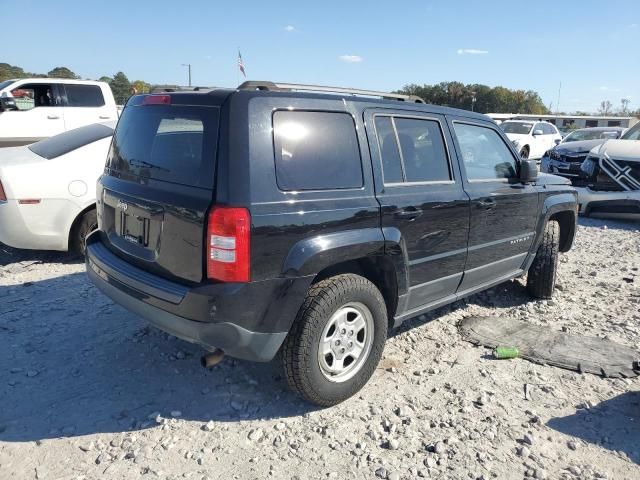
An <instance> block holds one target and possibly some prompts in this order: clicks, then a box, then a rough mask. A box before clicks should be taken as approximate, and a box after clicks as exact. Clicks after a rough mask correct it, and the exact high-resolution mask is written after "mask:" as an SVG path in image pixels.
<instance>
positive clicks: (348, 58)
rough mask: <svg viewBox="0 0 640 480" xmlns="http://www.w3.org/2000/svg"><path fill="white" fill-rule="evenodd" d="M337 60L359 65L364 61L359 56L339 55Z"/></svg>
mask: <svg viewBox="0 0 640 480" xmlns="http://www.w3.org/2000/svg"><path fill="white" fill-rule="evenodd" d="M338 58H339V59H340V60H342V61H343V62H346V63H360V62H361V61H363V60H364V58H362V57H361V56H360V55H340V56H339V57H338Z"/></svg>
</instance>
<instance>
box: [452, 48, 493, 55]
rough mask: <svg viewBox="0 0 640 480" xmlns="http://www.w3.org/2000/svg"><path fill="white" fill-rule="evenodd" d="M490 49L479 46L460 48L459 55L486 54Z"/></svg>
mask: <svg viewBox="0 0 640 480" xmlns="http://www.w3.org/2000/svg"><path fill="white" fill-rule="evenodd" d="M487 53H489V51H488V50H478V49H477V48H460V49H459V50H458V55H486V54H487Z"/></svg>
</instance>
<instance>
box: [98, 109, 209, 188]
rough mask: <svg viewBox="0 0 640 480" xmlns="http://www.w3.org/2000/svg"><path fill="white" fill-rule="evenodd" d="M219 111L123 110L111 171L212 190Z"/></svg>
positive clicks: (111, 154)
mask: <svg viewBox="0 0 640 480" xmlns="http://www.w3.org/2000/svg"><path fill="white" fill-rule="evenodd" d="M218 115H219V109H218V108H217V107H202V106H184V105H182V106H169V105H141V106H129V107H127V108H125V109H124V111H123V113H122V117H120V122H119V123H118V128H117V129H116V133H115V136H114V139H113V143H112V145H111V151H110V153H109V158H108V160H107V166H108V168H110V169H112V170H114V171H118V172H122V173H124V174H130V175H134V176H137V177H145V178H152V179H155V180H162V181H165V182H172V183H179V184H182V185H189V186H196V187H205V188H211V187H212V186H213V170H214V168H213V167H214V161H215V153H216V140H217V136H218Z"/></svg>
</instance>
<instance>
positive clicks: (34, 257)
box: [0, 243, 84, 267]
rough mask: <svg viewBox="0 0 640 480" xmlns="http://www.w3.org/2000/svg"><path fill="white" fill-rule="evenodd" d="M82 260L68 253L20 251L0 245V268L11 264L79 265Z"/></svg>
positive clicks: (78, 256)
mask: <svg viewBox="0 0 640 480" xmlns="http://www.w3.org/2000/svg"><path fill="white" fill-rule="evenodd" d="M83 261H84V259H83V258H82V257H81V256H80V255H73V254H71V253H68V252H56V251H48V250H22V249H18V248H13V247H10V246H8V245H5V244H4V243H0V267H4V266H6V265H9V264H11V263H19V262H32V263H54V262H55V263H81V262H83Z"/></svg>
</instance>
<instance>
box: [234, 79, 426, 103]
mask: <svg viewBox="0 0 640 480" xmlns="http://www.w3.org/2000/svg"><path fill="white" fill-rule="evenodd" d="M238 90H266V91H269V92H285V91H288V92H290V91H303V92H327V93H345V94H347V95H363V96H367V97H381V98H384V99H385V100H399V101H401V102H413V103H425V101H424V100H423V99H422V98H420V97H418V96H416V95H402V94H400V93H387V92H376V91H374V90H359V89H356V88H342V87H327V86H325V85H303V84H298V83H275V82H263V81H254V80H251V81H247V82H244V83H242V84H241V85H239V86H238Z"/></svg>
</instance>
